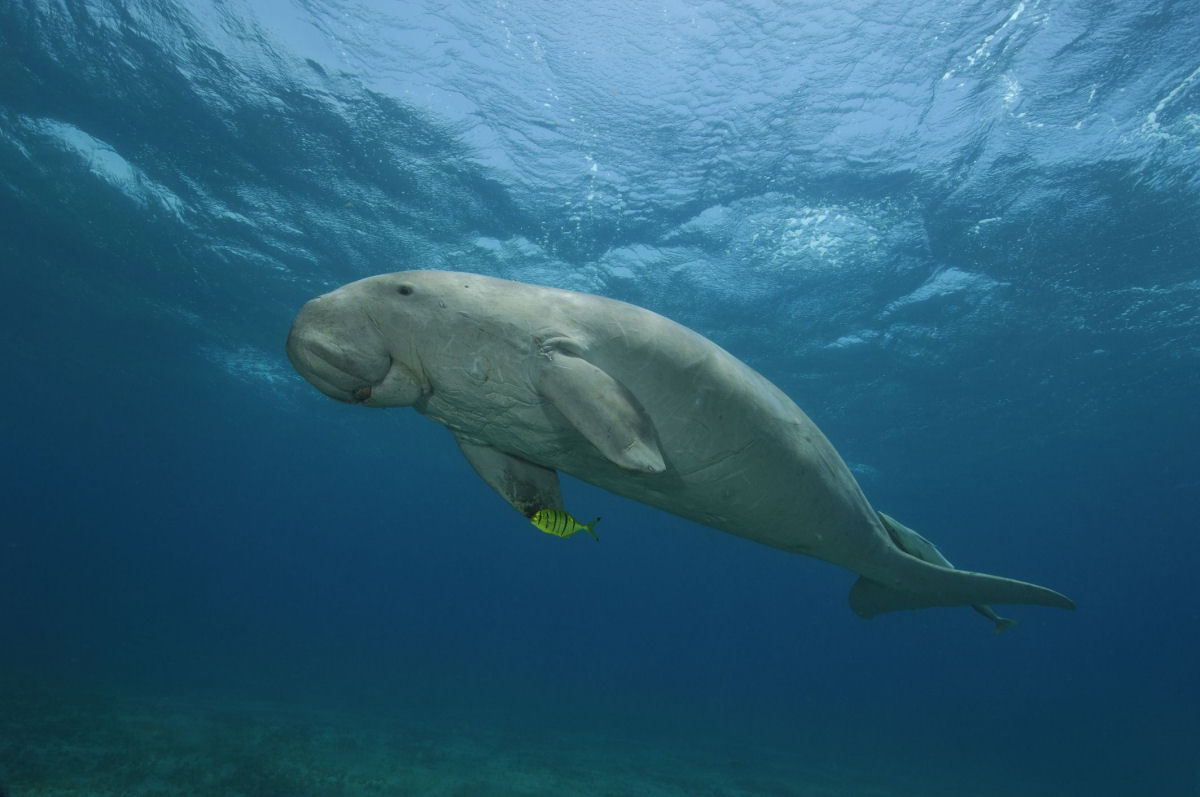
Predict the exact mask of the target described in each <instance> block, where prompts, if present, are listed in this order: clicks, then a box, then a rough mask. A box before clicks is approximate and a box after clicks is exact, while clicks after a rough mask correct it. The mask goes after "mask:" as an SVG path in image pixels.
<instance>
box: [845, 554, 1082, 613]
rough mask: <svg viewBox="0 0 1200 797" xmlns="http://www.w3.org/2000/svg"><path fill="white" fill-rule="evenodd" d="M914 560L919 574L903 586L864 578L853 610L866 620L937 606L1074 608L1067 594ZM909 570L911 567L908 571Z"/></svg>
mask: <svg viewBox="0 0 1200 797" xmlns="http://www.w3.org/2000/svg"><path fill="white" fill-rule="evenodd" d="M909 558H910V559H912V562H913V564H914V565H916V566H917V567H918V568H919V572H917V573H914V574H912V575H911V577H910V578H906V579H904V585H903V587H890V586H887V585H885V584H880V583H879V582H878V581H872V580H871V579H869V578H867V577H866V576H860V577H859V579H858V580H857V581H855V582H854V586H853V587H852V588H851V589H850V608H851V609H853V610H854V613H855V614H857V615H858V616H859V617H862V618H863V619H870V618H872V617H874V616H875V615H877V614H886V613H887V612H896V611H900V610H902V609H928V608H932V607H934V606H978V605H983V604H988V603H1024V604H1030V605H1033V606H1051V607H1054V608H1057V609H1074V608H1075V603H1074V602H1073V601H1072V600H1071V599H1070V598H1068V597H1067V596H1066V595H1063V594H1061V593H1058V592H1055V591H1054V590H1052V589H1048V588H1046V587H1039V586H1038V585H1037V584H1029V583H1027V582H1024V581H1017V580H1015V579H1011V578H1002V577H1001V576H989V575H987V574H985V573H972V572H970V571H968V570H951V569H949V568H946V567H939V566H937V565H931V564H928V563H926V562H922V561H920V560H919V559H914V558H912V557H909ZM905 569H907V568H905Z"/></svg>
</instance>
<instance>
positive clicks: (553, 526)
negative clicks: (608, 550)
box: [529, 509, 600, 542]
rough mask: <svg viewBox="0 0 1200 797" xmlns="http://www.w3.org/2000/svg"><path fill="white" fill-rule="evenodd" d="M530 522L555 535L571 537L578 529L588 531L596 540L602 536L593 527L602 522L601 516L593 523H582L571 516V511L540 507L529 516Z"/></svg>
mask: <svg viewBox="0 0 1200 797" xmlns="http://www.w3.org/2000/svg"><path fill="white" fill-rule="evenodd" d="M529 522H530V523H532V524H533V525H535V526H537V527H538V528H539V529H541V530H542V531H544V532H546V533H547V534H553V535H554V536H555V537H570V536H571V535H572V534H574V533H575V532H577V531H586V532H587V533H588V534H591V535H592V539H593V540H595V541H596V542H599V541H600V538H599V537H597V536H596V532H594V531H592V527H593V526H595V525H596V524H597V523H599V522H600V518H596V519H595V520H593V521H592V522H591V523H586V524H585V523H580V522H579V521H578V520H576V519H575V518H573V517H571V515H570V513H568V512H564V511H563V510H561V509H539V510H538V511H536V512H534V513H533V517H531V518H529Z"/></svg>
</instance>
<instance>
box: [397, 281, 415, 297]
mask: <svg viewBox="0 0 1200 797" xmlns="http://www.w3.org/2000/svg"><path fill="white" fill-rule="evenodd" d="M412 292H413V286H411V285H409V284H408V283H405V284H403V285H401V286H400V287H398V288H396V293H398V294H400V295H401V296H411V295H412Z"/></svg>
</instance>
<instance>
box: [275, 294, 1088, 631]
mask: <svg viewBox="0 0 1200 797" xmlns="http://www.w3.org/2000/svg"><path fill="white" fill-rule="evenodd" d="M287 354H288V357H289V358H290V359H291V361H292V364H293V365H294V366H295V368H296V370H297V371H298V372H299V373H300V374H301V375H302V376H303V377H304V378H305V379H307V380H308V381H309V382H310V383H312V385H313V386H314V387H316V388H317V389H318V390H320V391H321V392H322V393H324V394H326V395H327V396H330V397H331V398H335V399H337V400H338V401H345V402H349V403H354V404H364V405H366V406H368V407H408V406H411V407H413V408H414V409H416V410H417V411H418V412H420V413H421V414H423V415H425V416H426V417H428V418H430V419H432V420H434V421H436V422H438V423H441V424H443V425H445V426H446V428H448V429H449V430H450V431H451V432H452V433H453V434H454V437H455V439H456V440H457V441H458V446H459V448H460V449H461V450H462V452H463V454H464V455H465V456H466V458H467V461H468V462H469V463H470V464H471V466H472V467H473V468H474V469H475V471H476V472H477V473H478V474H479V475H480V476H481V477H482V478H483V480H484V481H485V482H487V483H488V485H490V486H491V487H492V489H494V490H495V491H496V492H497V493H499V494H500V496H501V497H503V498H504V499H505V500H506V501H508V503H509V504H511V505H512V506H513V507H514V508H515V509H516V510H517V511H518V512H520V513H521V514H522V515H524V516H525V517H532V516H533V514H534V513H535V512H536V511H537V510H539V509H562V496H561V494H560V492H559V486H558V472H559V471H562V472H563V473H569V474H571V475H572V476H575V477H576V478H578V479H582V480H583V481H586V482H590V483H592V484H595V485H598V486H600V487H602V488H604V489H606V490H609V491H610V492H613V493H616V494H617V495H623V496H626V497H627V498H632V499H633V500H635V501H641V502H642V503H645V504H649V505H650V506H654V507H657V508H659V509H662V510H665V511H667V512H671V513H673V514H676V515H680V516H682V517H685V518H688V519H690V520H694V521H696V522H698V523H703V524H705V525H708V526H712V527H714V528H717V529H720V530H722V531H726V532H729V533H730V534H736V535H738V536H740V537H745V538H747V539H751V540H754V541H755V542H760V543H762V544H764V545H770V546H772V547H775V548H779V549H782V550H784V551H791V552H793V553H802V554H806V555H808V556H813V557H816V558H818V559H824V560H825V561H828V562H832V563H834V564H837V565H841V566H842V567H845V568H848V569H850V570H853V571H855V572H856V573H858V574H859V578H858V580H857V581H856V582H855V584H854V587H853V588H852V589H851V591H850V606H851V608H852V609H853V610H854V611H855V612H856V613H857V614H858V615H859V616H860V617H874V616H875V615H877V614H882V613H884V612H890V611H896V610H899V609H919V608H925V607H930V606H974V607H975V608H976V609H977V610H978V611H980V612H981V613H983V614H984V615H985V616H987V617H988V618H989V619H991V620H992V621H993V622H995V623H996V624H997V627H1004V626H1007V625H1008V624H1010V623H1011V621H1007V620H1004V619H1003V618H1000V617H999V616H997V615H996V614H995V613H994V612H992V611H991V609H989V608H988V607H987V604H990V603H1000V604H1006V603H1020V604H1036V605H1041V606H1054V607H1058V608H1061V609H1073V608H1075V605H1074V604H1073V603H1072V602H1071V601H1070V600H1069V599H1068V598H1066V597H1065V596H1063V595H1060V594H1059V593H1057V592H1055V591H1053V590H1051V589H1047V588H1046V587H1040V586H1037V585H1035V584H1029V583H1026V582H1023V581H1016V580H1014V579H1009V578H1002V577H999V576H991V575H986V574H983V573H973V572H969V571H965V570H957V569H955V568H954V567H952V566H951V565H950V563H949V561H947V560H946V558H945V557H944V556H942V555H941V553H940V552H938V550H937V548H936V547H935V546H934V545H933V544H932V543H930V542H929V541H928V540H925V538H924V537H922V536H921V535H919V534H917V533H916V532H914V531H912V530H911V529H908V528H906V527H905V526H903V525H901V524H900V523H899V522H897V521H895V520H893V519H891V518H889V517H887V516H886V515H880V514H879V513H877V512H876V511H875V510H874V509H872V508H871V505H870V504H869V503H868V502H867V499H866V497H865V496H864V495H863V493H862V490H861V489H860V488H859V486H858V483H857V482H855V480H854V477H853V476H851V474H850V470H849V469H848V468H847V467H846V464H845V463H844V462H843V461H842V458H841V457H840V456H838V453H837V452H836V451H835V450H834V448H833V446H832V445H831V444H830V443H829V441H828V440H827V439H826V438H825V435H823V434H821V431H820V430H819V429H817V427H816V425H815V424H813V422H812V421H811V420H809V418H808V416H807V415H805V414H804V412H803V411H802V410H801V409H800V408H799V407H797V406H796V404H795V403H793V402H792V400H791V399H789V398H788V397H787V396H786V395H784V393H783V392H782V391H780V390H779V389H778V388H777V387H775V386H774V385H773V384H771V383H770V382H769V381H767V380H766V379H765V378H764V377H762V376H761V375H759V374H758V373H757V372H755V371H754V370H752V369H751V368H750V367H749V366H747V365H746V364H745V363H743V362H741V361H740V360H738V359H736V358H735V357H733V356H732V355H730V354H729V353H728V352H726V351H725V350H724V349H722V348H721V347H719V346H717V345H716V344H715V343H713V342H712V341H710V340H708V339H707V338H704V337H702V336H701V335H698V334H697V333H695V332H693V331H692V330H690V329H687V328H686V327H684V326H681V325H679V324H676V323H675V322H673V321H670V320H668V319H666V318H664V317H662V316H660V315H658V314H656V313H653V312H651V311H649V310H645V309H643V308H640V307H635V306H633V305H630V304H626V303H624V302H619V301H615V300H612V299H606V298H603V297H600V296H592V295H589V294H584V293H576V292H574V291H564V290H558V289H555V288H546V287H541V286H537V285H527V284H524V283H519V282H510V281H507V280H500V279H495V278H492V277H483V276H478V275H474V274H459V273H452V272H444V271H408V272H401V273H398V274H385V275H380V276H376V277H369V278H367V279H364V280H359V281H358V282H353V283H350V284H349V285H345V286H343V287H341V288H338V289H337V290H335V291H333V292H332V293H327V294H325V295H324V296H320V297H317V298H316V299H313V300H312V301H310V302H308V303H307V304H306V305H304V307H303V308H302V309H301V310H300V312H299V314H298V315H297V316H296V320H295V322H294V323H293V324H292V329H291V334H290V335H289V336H288V341H287Z"/></svg>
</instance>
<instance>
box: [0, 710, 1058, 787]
mask: <svg viewBox="0 0 1200 797" xmlns="http://www.w3.org/2000/svg"><path fill="white" fill-rule="evenodd" d="M0 698H2V701H3V703H2V704H3V706H4V711H3V714H2V716H0V788H2V789H3V790H4V792H5V793H6V794H7V797H23V796H24V795H38V797H51V796H52V795H92V796H93V797H100V796H102V795H127V796H133V797H142V796H148V795H176V794H178V795H193V796H197V797H198V796H200V795H222V797H231V796H232V795H280V797H283V796H284V795H287V796H288V797H302V796H303V795H321V796H322V797H335V796H337V795H385V794H386V795H392V794H401V795H404V794H412V795H647V796H649V797H684V795H688V796H689V797H694V796H695V795H814V796H818V795H819V796H822V797H824V796H825V795H863V796H865V797H871V796H872V795H875V796H878V797H885V796H890V795H926V796H929V795H935V796H936V795H958V796H959V797H961V795H963V794H965V793H968V792H965V791H964V789H963V784H962V782H961V781H959V782H958V783H955V782H953V780H954V779H952V778H943V777H938V776H936V775H935V776H934V777H930V773H929V772H928V771H921V768H920V767H914V768H909V769H908V771H907V772H899V773H898V772H895V771H892V772H886V771H883V770H874V771H864V770H863V768H862V766H861V764H860V765H859V766H849V765H847V764H845V763H844V762H842V763H839V762H838V761H834V760H830V758H829V757H828V756H818V755H816V754H815V753H810V754H809V755H807V756H806V754H805V751H799V752H796V751H784V750H772V749H769V748H766V747H763V746H760V745H749V746H744V745H743V746H738V745H731V744H728V743H719V742H715V741H712V740H711V739H709V740H706V741H698V740H693V739H687V740H685V739H681V738H664V739H646V738H640V739H639V738H635V737H629V738H622V737H621V736H620V735H619V734H618V735H614V734H598V733H589V732H588V731H586V730H583V729H569V730H564V729H561V728H559V729H555V728H546V727H538V728H537V729H536V730H533V729H531V728H530V725H529V724H526V723H522V722H519V721H517V718H513V717H496V716H492V717H477V716H472V715H471V714H470V712H459V713H457V714H456V715H449V714H446V715H438V716H437V718H436V720H429V719H416V720H415V719H412V718H408V719H405V720H398V719H395V718H394V714H395V713H396V712H389V711H386V710H382V709H381V708H380V707H378V706H376V707H356V708H354V709H346V708H328V707H324V708H313V707H308V706H305V705H298V704H288V703H264V702H251V701H244V700H228V699H212V698H203V699H201V698H187V699H185V698H177V697H153V698H151V697H145V696H140V697H129V696H113V695H103V696H100V695H96V696H89V697H81V696H79V695H77V694H76V695H71V696H69V697H64V696H61V695H55V694H54V693H53V692H46V691H38V692H36V693H31V692H16V693H13V692H11V691H7V692H3V693H0ZM941 780H944V781H945V782H939V781H941ZM977 785H978V784H977ZM969 793H972V794H981V795H991V794H995V795H999V794H1003V793H1004V791H1003V790H1002V789H999V788H996V789H991V790H981V791H976V790H974V789H972V790H971V791H970V792H969ZM1048 793H1049V792H1048Z"/></svg>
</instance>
